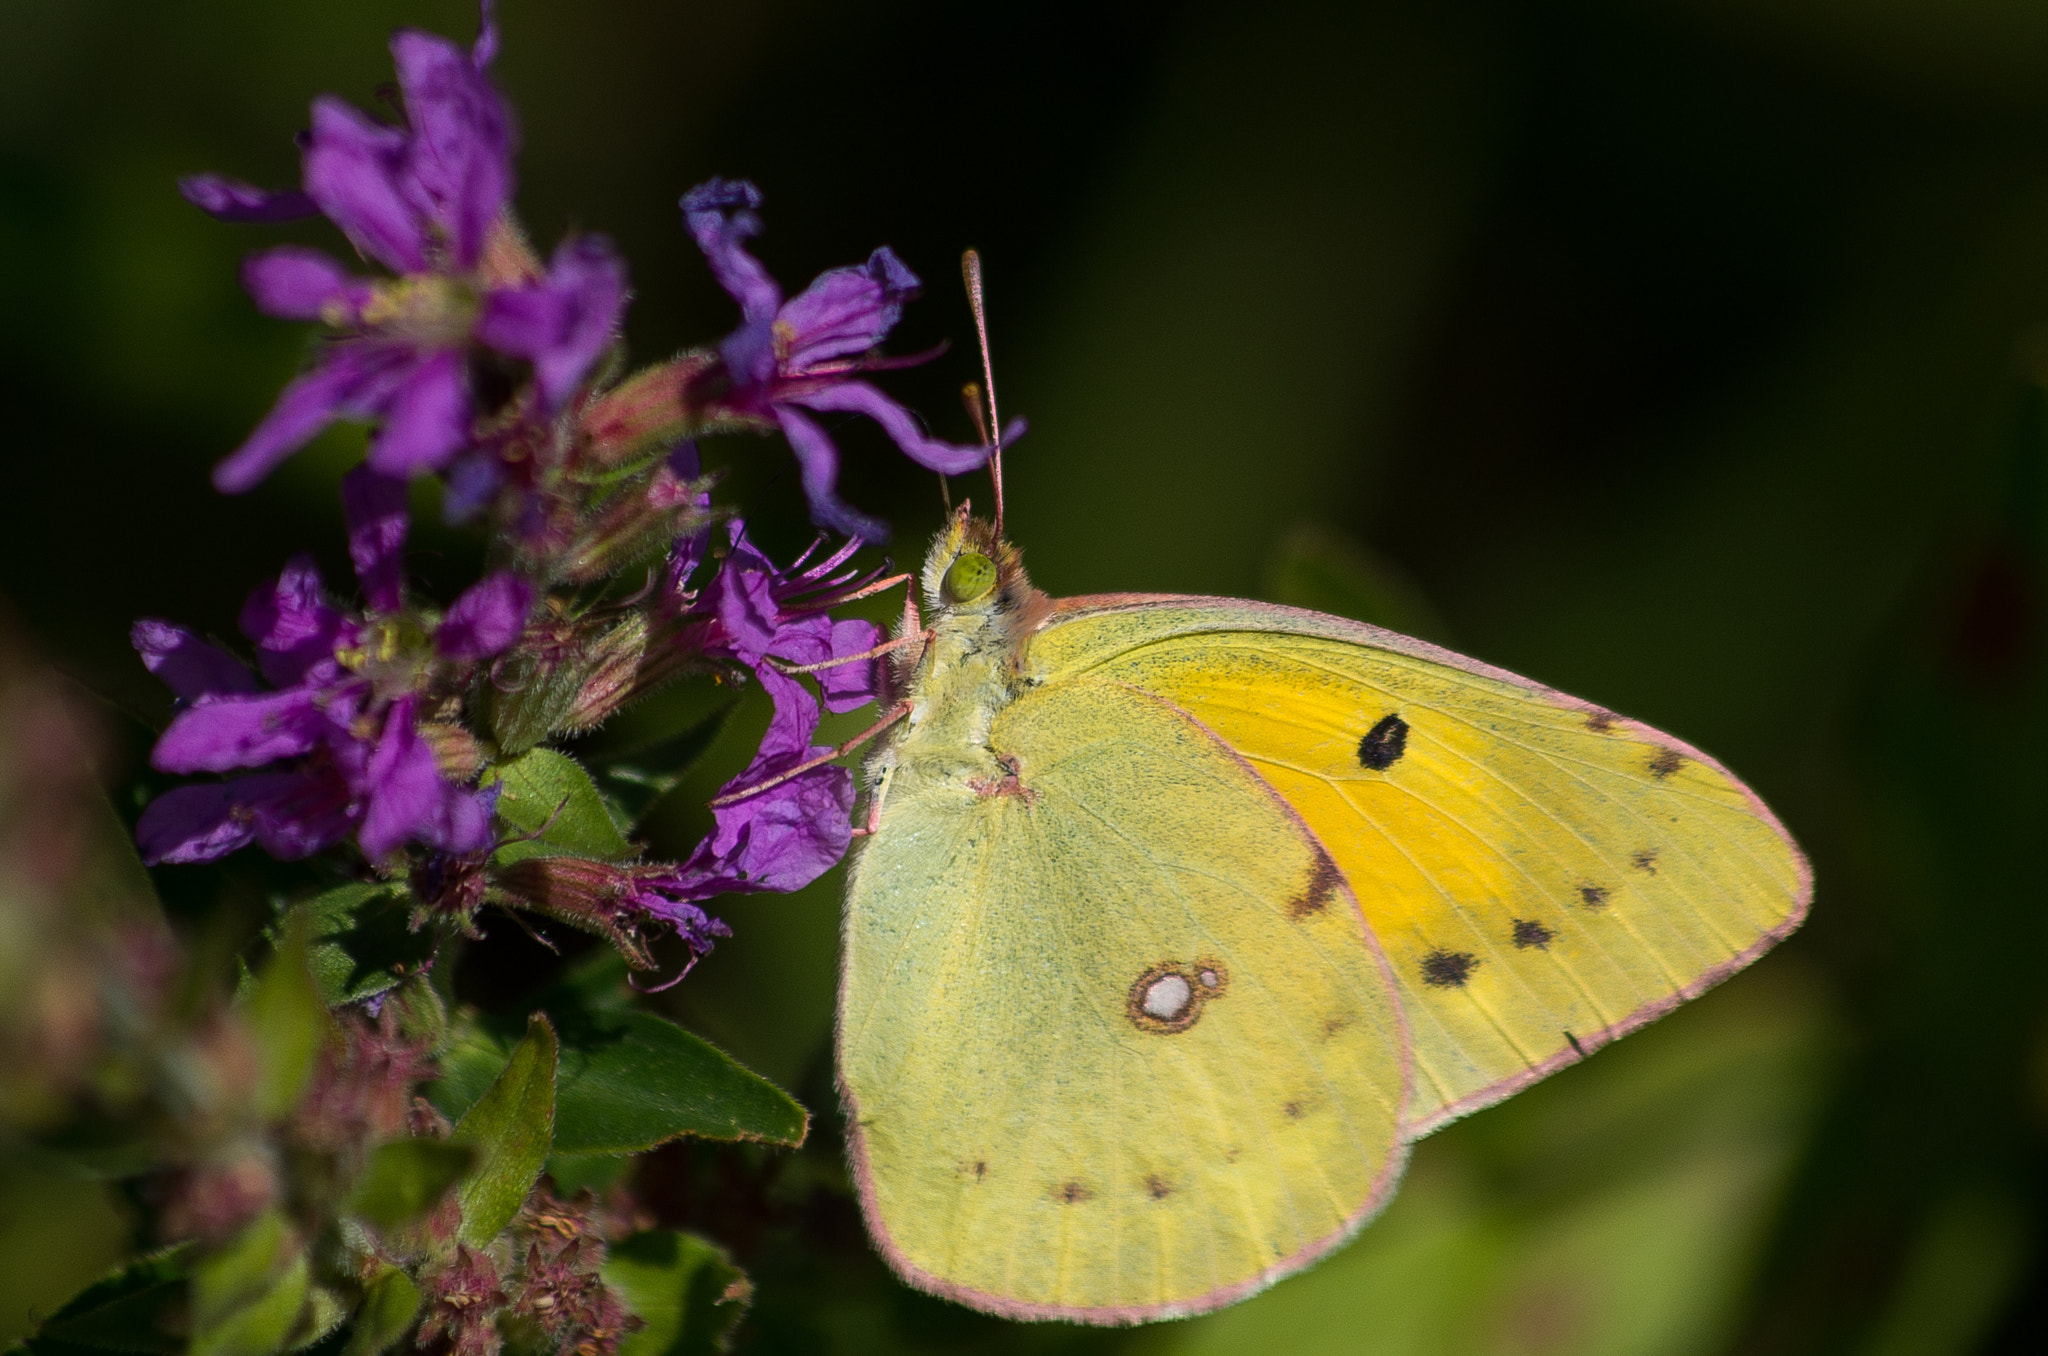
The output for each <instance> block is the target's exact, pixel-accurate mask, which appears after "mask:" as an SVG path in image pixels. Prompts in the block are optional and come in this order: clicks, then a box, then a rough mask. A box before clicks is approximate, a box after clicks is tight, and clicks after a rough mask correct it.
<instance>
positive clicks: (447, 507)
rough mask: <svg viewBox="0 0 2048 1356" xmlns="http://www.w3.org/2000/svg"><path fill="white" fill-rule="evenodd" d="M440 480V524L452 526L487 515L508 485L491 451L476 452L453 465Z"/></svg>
mask: <svg viewBox="0 0 2048 1356" xmlns="http://www.w3.org/2000/svg"><path fill="white" fill-rule="evenodd" d="M441 478H442V482H443V484H442V488H441V521H443V522H445V523H448V524H450V525H451V526H452V525H455V524H459V523H466V522H468V521H469V520H470V519H472V518H474V517H476V515H477V514H479V513H482V512H483V511H484V507H485V506H486V505H487V504H489V503H490V502H491V496H493V495H495V494H496V493H497V492H498V487H499V486H500V485H502V484H504V483H505V469H504V467H503V466H502V465H500V464H499V462H498V458H497V456H496V455H495V454H494V453H492V452H491V451H490V450H489V449H487V448H474V449H472V450H470V451H468V452H465V453H463V454H462V455H461V456H459V457H457V458H456V459H455V460H454V461H452V462H450V463H449V465H448V469H447V470H445V471H443V472H442V473H441Z"/></svg>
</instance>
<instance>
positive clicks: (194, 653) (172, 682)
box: [128, 617, 261, 702]
mask: <svg viewBox="0 0 2048 1356" xmlns="http://www.w3.org/2000/svg"><path fill="white" fill-rule="evenodd" d="M128 640H129V643H130V644H132V645H134V646H135V652H136V653H137V654H139V655H141V656H142V666H143V667H144V668H146V669H148V670H149V671H150V672H151V673H153V674H155V675H156V676H157V677H158V678H160V679H162V680H163V684H164V686H165V687H168V688H169V689H170V690H171V691H172V692H173V693H175V694H176V695H177V696H178V698H179V699H180V700H181V701H188V702H189V701H197V700H198V699H199V698H201V697H212V696H218V695H221V694H223V693H231V692H255V691H257V690H258V689H259V687H260V686H261V684H259V683H258V682H257V681H256V675H255V674H253V673H251V672H250V671H249V666H248V665H247V664H244V663H243V662H242V661H241V660H239V659H237V658H235V657H234V656H233V655H231V654H229V653H228V652H227V651H226V650H223V649H221V648H220V647H219V646H217V645H210V644H208V643H207V642H206V641H203V640H201V639H200V638H199V637H198V636H195V635H193V634H192V633H191V632H190V631H187V630H186V629H185V628H184V627H182V626H174V625H172V624H171V623H170V622H165V621H154V620H151V619H150V618H147V617H145V618H144V619H142V620H141V621H139V622H137V623H135V625H134V627H133V628H132V629H131V630H130V631H129V632H128Z"/></svg>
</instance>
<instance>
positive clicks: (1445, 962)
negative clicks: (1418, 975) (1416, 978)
mask: <svg viewBox="0 0 2048 1356" xmlns="http://www.w3.org/2000/svg"><path fill="white" fill-rule="evenodd" d="M1478 966H1479V958H1478V957H1477V956H1475V955H1472V954H1471V953H1470V952H1468V951H1432V952H1430V953H1429V954H1428V955H1427V956H1424V957H1423V958H1422V982H1423V983H1424V984H1427V985H1429V986H1430V987H1431V988H1432V989H1462V988H1464V987H1465V981H1466V980H1468V979H1470V978H1471V977H1472V972H1473V970H1475V969H1477V968H1478Z"/></svg>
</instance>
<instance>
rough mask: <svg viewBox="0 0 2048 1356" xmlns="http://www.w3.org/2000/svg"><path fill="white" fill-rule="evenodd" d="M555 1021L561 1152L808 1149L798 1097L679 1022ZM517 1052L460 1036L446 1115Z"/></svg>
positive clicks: (436, 1094)
mask: <svg viewBox="0 0 2048 1356" xmlns="http://www.w3.org/2000/svg"><path fill="white" fill-rule="evenodd" d="M552 1006H553V1005H551V1007H552ZM553 1013H554V1015H555V1017H556V1018H557V1021H558V1030H559V1032H560V1035H561V1064H560V1068H559V1071H558V1073H557V1074H556V1086H555V1140H554V1148H555V1152H557V1153H560V1154H565V1155H581V1154H631V1153H641V1152H644V1151H646V1150H648V1149H652V1148H654V1147H655V1146H656V1145H660V1144H666V1143H667V1142H668V1141H670V1140H672V1139H680V1138H682V1137H683V1136H685V1135H694V1136H697V1137H698V1138H700V1139H721V1140H758V1141H762V1142H765V1143H769V1144H790V1145H795V1144H801V1143H803V1140H804V1135H805V1132H806V1130H807V1128H808V1125H809V1117H808V1115H807V1114H806V1113H805V1111H804V1109H803V1107H802V1106H800V1105H798V1104H797V1102H796V1100H795V1099H794V1098H792V1097H791V1096H790V1095H789V1094H788V1093H786V1092H784V1091H783V1090H782V1089H780V1088H778V1087H776V1086H775V1085H774V1084H773V1083H771V1082H769V1081H768V1080H767V1079H765V1078H763V1077H761V1075H759V1074H757V1073H755V1072H753V1071H752V1070H751V1069H748V1068H746V1067H745V1066H744V1065H742V1064H740V1063H739V1062H738V1061H737V1060H735V1059H733V1058H732V1056H730V1055H728V1054H726V1053H725V1052H724V1051H722V1050H720V1049H719V1048H718V1047H717V1046H715V1045H712V1044H711V1043H710V1042H709V1041H706V1040H704V1039H703V1038H701V1037H699V1036H694V1035H692V1034H691V1033H689V1032H688V1031H685V1030H683V1029H682V1028H681V1027H679V1026H677V1025H676V1024H675V1023H673V1022H670V1021H667V1020H665V1019H663V1018H660V1017H657V1016H655V1015H654V1014H653V1013H650V1012H641V1011H638V1010H636V1009H626V1010H624V1011H602V1010H599V1011H590V1010H585V1011H582V1012H578V1011H576V1010H574V1009H573V1008H572V1009H570V1010H568V1011H566V1012H565V1011H563V1010H562V1009H561V1008H560V1007H553ZM509 1044H510V1041H509V1039H508V1035H507V1033H506V1032H505V1030H504V1028H503V1027H501V1026H495V1025H490V1024H480V1025H477V1026H473V1027H470V1028H469V1029H467V1030H465V1031H462V1032H460V1033H458V1035H457V1036H456V1038H455V1039H454V1040H453V1041H452V1042H451V1044H450V1046H449V1049H448V1050H447V1051H446V1052H445V1054H444V1055H443V1057H442V1063H441V1069H442V1074H441V1080H440V1082H438V1083H437V1084H435V1086H434V1087H433V1089H432V1090H431V1095H432V1097H433V1101H434V1104H435V1105H436V1106H437V1107H439V1108H440V1109H441V1111H442V1113H443V1114H444V1115H451V1116H452V1115H455V1114H457V1113H458V1112H459V1111H460V1110H461V1108H463V1107H465V1106H467V1105H468V1104H469V1102H470V1100H472V1099H474V1098H475V1097H476V1096H477V1095H478V1093H479V1092H480V1091H481V1090H482V1088H483V1087H484V1085H485V1084H486V1083H487V1082H488V1081H489V1080H490V1078H491V1077H492V1076H493V1075H494V1074H495V1073H496V1071H497V1070H498V1069H499V1068H501V1067H502V1066H503V1065H504V1063H505V1060H506V1047H507V1046H508V1045H509Z"/></svg>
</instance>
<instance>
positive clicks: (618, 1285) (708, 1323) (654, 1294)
mask: <svg viewBox="0 0 2048 1356" xmlns="http://www.w3.org/2000/svg"><path fill="white" fill-rule="evenodd" d="M600 1274H602V1275H603V1277H604V1282H605V1284H606V1285H608V1286H610V1287H611V1288H612V1289H613V1290H615V1291H616V1292H617V1293H618V1296H619V1298H620V1299H621V1300H622V1301H624V1303H625V1305H626V1308H627V1309H628V1310H630V1311H631V1312H632V1313H633V1314H634V1315H636V1316H637V1317H639V1318H640V1319H641V1320H642V1321H643V1322H645V1323H646V1324H647V1326H646V1327H644V1328H642V1329H640V1331H638V1332H636V1333H634V1334H632V1335H631V1336H630V1337H628V1338H626V1340H625V1341H624V1342H622V1343H620V1344H619V1356H699V1353H703V1352H718V1351H724V1350H726V1341H727V1338H728V1337H729V1335H730V1334H731V1332H732V1328H733V1325H734V1324H736V1323H738V1322H739V1321H740V1318H741V1316H742V1315H744V1314H745V1313H746V1312H747V1304H748V1302H749V1301H750V1300H751V1299H752V1297H753V1289H752V1287H751V1286H750V1285H749V1284H748V1282H747V1277H746V1273H745V1272H743V1271H741V1270H740V1269H739V1268H738V1267H736V1266H734V1265H733V1264H732V1260H731V1259H730V1258H728V1257H727V1256H726V1254H725V1251H724V1250H723V1249H722V1248H719V1247H718V1246H716V1245H715V1244H711V1243H707V1242H705V1241H704V1240H703V1239H701V1238H697V1237H694V1236H693V1235H690V1234H679V1233H676V1232H674V1231H673V1230H668V1229H656V1230H651V1231H649V1232H647V1233H644V1234H634V1235H633V1236H632V1237H631V1238H628V1239H624V1240H622V1241H621V1242H619V1243H618V1244H617V1245H616V1246H615V1247H613V1248H612V1250H611V1255H610V1256H608V1257H606V1258H605V1261H604V1265H603V1267H602V1268H601V1269H600Z"/></svg>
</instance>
